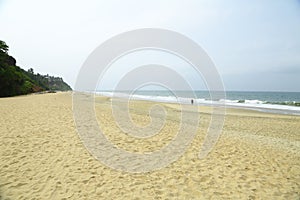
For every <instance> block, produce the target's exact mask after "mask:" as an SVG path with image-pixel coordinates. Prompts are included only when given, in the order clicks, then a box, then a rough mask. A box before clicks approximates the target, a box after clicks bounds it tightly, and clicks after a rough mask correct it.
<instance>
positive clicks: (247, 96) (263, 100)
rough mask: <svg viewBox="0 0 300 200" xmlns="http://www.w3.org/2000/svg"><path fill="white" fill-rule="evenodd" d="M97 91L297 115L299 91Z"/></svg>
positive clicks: (162, 100)
mask: <svg viewBox="0 0 300 200" xmlns="http://www.w3.org/2000/svg"><path fill="white" fill-rule="evenodd" d="M97 93H98V94H100V95H104V96H115V97H129V96H130V98H131V99H138V100H150V101H158V102H170V103H184V104H190V103H191V99H193V101H194V104H195V105H224V104H225V105H226V106H229V107H238V108H246V109H254V110H259V111H263V112H274V113H282V114H295V115H300V92H252V91H251V92H244V91H243V92H242V91H227V92H225V94H226V98H217V99H211V96H210V93H209V92H208V91H193V92H191V91H174V92H170V91H164V90H138V91H136V92H135V93H133V94H129V92H128V91H98V92H97Z"/></svg>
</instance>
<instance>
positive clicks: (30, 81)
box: [0, 40, 72, 97]
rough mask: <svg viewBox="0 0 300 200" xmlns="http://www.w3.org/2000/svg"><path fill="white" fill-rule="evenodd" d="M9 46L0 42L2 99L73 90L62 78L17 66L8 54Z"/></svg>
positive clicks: (0, 91)
mask: <svg viewBox="0 0 300 200" xmlns="http://www.w3.org/2000/svg"><path fill="white" fill-rule="evenodd" d="M8 49H9V47H8V45H7V44H6V43H5V42H4V41H1V40H0V97H10V96H16V95H24V94H29V93H35V92H44V91H50V92H54V91H67V90H72V88H71V87H70V86H69V85H68V84H67V83H65V82H64V81H63V79H62V78H60V77H54V76H49V75H48V74H47V75H41V74H39V73H37V74H35V73H34V71H33V69H32V68H30V69H29V70H28V71H26V70H24V69H22V68H20V67H19V66H17V65H16V59H15V58H14V57H12V56H10V55H9V54H8Z"/></svg>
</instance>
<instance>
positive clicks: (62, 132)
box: [0, 93, 300, 199]
mask: <svg viewBox="0 0 300 200" xmlns="http://www.w3.org/2000/svg"><path fill="white" fill-rule="evenodd" d="M109 105H110V99H109V98H106V97H99V98H97V99H96V111H97V112H96V113H97V117H98V119H100V118H101V119H103V120H102V121H101V122H99V125H100V127H101V128H102V129H103V130H105V133H107V135H106V136H107V138H109V139H110V140H111V141H112V142H113V143H114V144H117V145H118V147H120V148H123V149H125V150H127V151H130V152H135V153H144V152H151V151H155V150H159V149H160V148H161V147H163V146H164V145H166V144H167V143H168V142H169V141H170V140H172V138H173V137H174V134H176V128H177V126H178V120H177V118H178V106H177V105H175V104H160V105H161V106H164V107H165V109H166V110H167V111H168V113H169V115H168V118H167V121H166V124H165V126H164V128H163V129H162V132H161V133H160V134H158V135H155V136H153V137H151V138H147V139H143V140H142V139H136V138H132V137H130V136H128V135H126V134H124V133H122V131H120V130H119V129H118V127H117V125H116V123H115V122H114V119H113V116H112V115H111V110H110V107H109ZM151 106H152V103H151V102H146V101H136V102H134V103H133V104H132V105H131V108H132V109H131V110H132V120H133V121H134V122H135V123H137V124H139V125H145V124H147V123H149V122H150V121H151V119H150V118H149V116H148V115H147V113H148V108H149V107H151ZM200 113H201V120H200V126H199V128H198V130H197V135H196V137H195V138H194V140H193V142H192V143H191V145H190V146H189V147H188V149H187V151H186V152H185V153H184V155H183V156H182V157H180V158H179V159H178V160H177V161H176V162H174V163H172V164H171V165H169V166H168V167H166V168H162V169H160V170H157V171H154V172H147V173H139V174H132V173H127V172H122V171H118V170H114V169H111V168H109V167H107V166H105V165H104V164H102V163H101V162H99V161H98V160H96V159H95V158H94V157H93V156H91V155H90V154H89V152H88V151H87V150H86V148H85V147H84V145H83V144H82V142H81V141H80V139H79V136H78V134H77V131H76V128H75V124H74V120H73V113H72V97H71V93H56V94H40V95H28V96H19V97H13V98H2V99H0V199H68V198H69V199H210V198H213V199H299V198H300V116H290V115H279V114H271V113H260V112H256V111H251V110H241V109H228V110H227V115H226V117H225V124H224V128H223V133H222V135H221V137H220V138H219V140H218V142H217V144H216V146H215V147H214V148H213V149H212V151H211V153H210V154H209V155H208V156H207V157H205V158H204V159H202V160H199V159H198V153H199V150H200V149H201V145H202V143H203V140H204V138H205V135H206V131H207V128H208V123H209V120H210V116H211V115H210V108H207V107H200Z"/></svg>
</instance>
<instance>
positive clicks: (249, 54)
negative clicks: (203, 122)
mask: <svg viewBox="0 0 300 200" xmlns="http://www.w3.org/2000/svg"><path fill="white" fill-rule="evenodd" d="M299 24H300V1H299V0H264V1H261V0H253V1H241V0H240V1H238V0H236V1H230V0H226V1H223V0H220V1H218V0H207V1H202V0H194V1H192V0H190V1H189V0H184V1H183V0H180V1H176V0H170V1H167V0H166V1H162V0H151V1H146V0H119V1H116V0H105V1H104V0H103V1H89V0H86V1H76V0H75V1H74V0H73V1H71V0H70V1H69V0H67V1H62V0H60V1H59V0H51V1H50V0H49V1H41V0H26V1H21V0H0V40H4V41H5V42H6V43H7V44H8V45H9V47H10V51H9V53H10V54H11V55H13V56H14V57H15V58H16V59H17V64H18V65H19V66H21V67H22V68H24V69H29V68H34V70H35V72H39V73H42V74H47V73H48V74H51V75H56V76H61V77H63V79H64V80H65V81H66V82H67V83H69V84H70V85H71V86H72V87H73V86H74V84H75V81H76V76H77V73H78V71H79V69H80V67H81V66H82V64H83V62H84V61H85V60H86V59H87V57H88V55H89V54H90V53H91V52H92V51H93V50H94V49H95V48H96V47H97V46H99V45H100V44H101V43H102V42H104V41H106V40H107V39H109V38H110V37H112V36H114V35H117V34H119V33H122V32H124V31H129V30H133V29H137V28H164V29H170V30H173V31H176V32H179V33H182V34H184V35H186V36H187V37H189V38H191V39H192V40H194V41H195V42H197V43H198V44H199V45H200V46H201V47H202V48H204V49H205V50H206V52H207V53H208V55H209V56H210V57H211V58H212V60H213V61H214V62H215V64H216V67H217V69H218V70H219V72H220V74H221V76H222V78H223V80H224V84H225V88H226V89H227V90H251V91H253V90H254V91H255V90H256V91H266V90H267V91H298V92H300V25H299Z"/></svg>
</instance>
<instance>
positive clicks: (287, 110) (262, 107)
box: [96, 92, 300, 115]
mask: <svg viewBox="0 0 300 200" xmlns="http://www.w3.org/2000/svg"><path fill="white" fill-rule="evenodd" d="M96 94H98V95H103V96H108V97H119V98H130V99H133V100H147V101H155V102H168V103H181V104H190V103H191V98H185V97H175V96H151V95H141V94H133V95H129V94H126V93H117V92H96ZM194 104H195V105H216V106H224V105H225V106H228V107H238V108H246V109H254V110H259V111H264V112H274V113H283V114H296V115H300V107H299V106H290V105H278V104H270V103H267V102H266V101H261V100H247V99H246V100H243V101H240V100H230V99H220V100H219V101H212V100H207V99H203V98H198V99H194Z"/></svg>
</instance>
